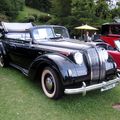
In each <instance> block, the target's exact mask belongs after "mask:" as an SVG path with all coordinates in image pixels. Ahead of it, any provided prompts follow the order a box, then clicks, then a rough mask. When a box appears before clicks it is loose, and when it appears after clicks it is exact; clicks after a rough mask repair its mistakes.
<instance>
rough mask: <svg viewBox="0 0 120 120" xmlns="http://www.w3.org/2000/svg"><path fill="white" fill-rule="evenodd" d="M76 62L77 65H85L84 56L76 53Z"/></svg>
mask: <svg viewBox="0 0 120 120" xmlns="http://www.w3.org/2000/svg"><path fill="white" fill-rule="evenodd" d="M74 60H75V62H76V63H77V64H79V65H80V64H82V63H83V55H82V53H80V52H76V53H75V54H74Z"/></svg>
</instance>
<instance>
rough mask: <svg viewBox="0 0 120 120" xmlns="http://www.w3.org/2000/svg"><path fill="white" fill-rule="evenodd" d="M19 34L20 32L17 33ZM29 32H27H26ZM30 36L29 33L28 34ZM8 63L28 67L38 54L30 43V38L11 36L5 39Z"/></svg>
mask: <svg viewBox="0 0 120 120" xmlns="http://www.w3.org/2000/svg"><path fill="white" fill-rule="evenodd" d="M19 34H20V33H19ZM27 34H29V33H27ZM29 36H30V35H29ZM4 44H5V45H6V48H7V51H8V55H9V58H10V63H11V64H15V65H18V66H20V67H22V68H25V69H28V67H29V65H30V64H31V63H32V61H33V60H34V59H35V58H36V57H37V56H38V50H37V49H36V48H35V47H33V46H32V45H31V38H30V37H29V39H28V38H26V37H25V38H24V37H23V36H22V38H20V36H19V38H11V37H8V38H6V39H5V41H4Z"/></svg>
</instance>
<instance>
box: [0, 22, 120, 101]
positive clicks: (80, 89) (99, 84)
mask: <svg viewBox="0 0 120 120" xmlns="http://www.w3.org/2000/svg"><path fill="white" fill-rule="evenodd" d="M2 27H3V29H2V30H1V38H0V66H1V67H4V66H8V65H11V66H13V67H15V68H17V69H19V70H20V71H22V72H23V73H24V74H25V75H27V76H29V78H31V79H38V80H39V81H40V82H41V86H42V89H43V91H44V93H45V95H46V96H47V97H48V98H52V99H58V98H60V97H61V96H62V95H63V94H64V93H65V94H77V93H82V94H84V95H85V94H86V92H87V91H91V90H96V89H101V91H105V90H108V89H111V88H113V87H115V86H116V85H117V84H118V83H119V82H120V79H119V78H118V77H117V69H116V64H115V62H114V61H113V59H112V58H111V57H110V56H109V55H108V53H107V51H106V50H105V49H103V48H101V47H99V46H96V45H92V44H89V43H86V44H85V43H84V44H81V42H80V41H76V40H71V39H70V38H69V34H68V31H67V29H66V28H65V27H63V26H56V25H41V26H33V25H32V24H31V23H6V22H2Z"/></svg>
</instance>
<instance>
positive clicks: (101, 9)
mask: <svg viewBox="0 0 120 120" xmlns="http://www.w3.org/2000/svg"><path fill="white" fill-rule="evenodd" d="M96 3H97V5H96V10H95V15H96V17H99V18H101V19H107V18H109V17H110V16H111V15H110V9H109V6H108V4H107V2H106V0H98V1H97V2H96Z"/></svg>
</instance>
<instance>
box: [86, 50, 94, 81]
mask: <svg viewBox="0 0 120 120" xmlns="http://www.w3.org/2000/svg"><path fill="white" fill-rule="evenodd" d="M87 56H88V58H89V62H90V70H91V73H90V75H91V80H92V79H93V69H92V61H91V57H90V55H89V53H88V52H87Z"/></svg>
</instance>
